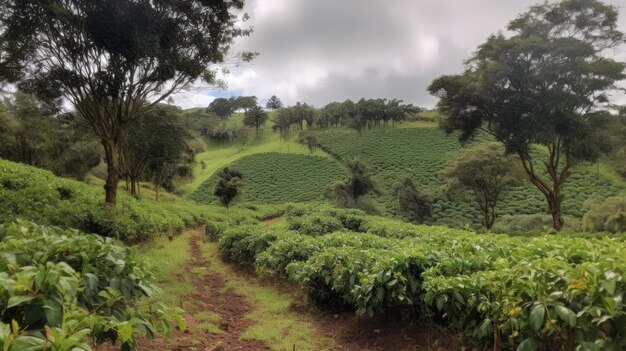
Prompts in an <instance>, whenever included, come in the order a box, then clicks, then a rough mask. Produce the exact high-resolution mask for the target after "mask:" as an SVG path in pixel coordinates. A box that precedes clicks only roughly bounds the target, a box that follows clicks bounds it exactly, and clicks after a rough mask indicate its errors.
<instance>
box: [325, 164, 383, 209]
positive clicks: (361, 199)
mask: <svg viewBox="0 0 626 351" xmlns="http://www.w3.org/2000/svg"><path fill="white" fill-rule="evenodd" d="M344 166H345V167H346V168H347V169H348V179H346V180H345V181H343V182H338V183H336V184H334V185H332V186H331V188H330V189H329V190H328V191H327V193H326V196H327V197H328V198H329V199H330V200H331V201H333V202H334V203H335V204H336V205H337V206H340V207H348V208H360V209H362V210H365V211H367V212H370V213H377V212H379V211H378V209H377V208H376V205H375V204H374V203H373V202H372V201H370V199H369V198H368V197H367V196H368V195H370V194H378V193H379V190H378V186H377V184H376V182H375V181H374V179H373V178H372V174H371V172H370V170H369V167H368V166H367V164H365V163H364V162H363V161H361V160H359V159H357V158H355V159H352V160H346V161H344Z"/></svg>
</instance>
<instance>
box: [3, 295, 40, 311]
mask: <svg viewBox="0 0 626 351" xmlns="http://www.w3.org/2000/svg"><path fill="white" fill-rule="evenodd" d="M34 299H35V297H34V296H23V295H18V296H11V298H10V299H9V302H8V303H7V308H11V307H15V306H19V305H22V304H24V303H25V302H29V301H32V300H34Z"/></svg>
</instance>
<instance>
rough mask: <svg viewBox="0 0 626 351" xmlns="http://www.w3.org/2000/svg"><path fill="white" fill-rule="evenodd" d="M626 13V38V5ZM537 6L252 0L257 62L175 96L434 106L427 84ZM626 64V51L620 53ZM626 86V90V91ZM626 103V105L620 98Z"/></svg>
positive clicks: (625, 27) (479, 1)
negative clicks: (217, 83) (216, 83)
mask: <svg viewBox="0 0 626 351" xmlns="http://www.w3.org/2000/svg"><path fill="white" fill-rule="evenodd" d="M605 2H606V3H609V4H612V5H615V6H617V7H618V8H619V9H620V13H621V16H620V18H619V26H620V29H621V30H622V31H624V32H626V2H624V0H605ZM535 3H537V1H536V0H471V1H470V0H248V1H247V2H246V8H245V12H247V13H248V14H249V15H250V20H249V21H247V22H245V23H244V25H246V26H251V27H253V29H254V32H253V33H252V34H251V35H250V36H249V37H244V38H238V39H237V42H236V43H235V45H234V47H233V52H239V51H254V52H258V53H259V54H260V55H259V56H258V57H257V58H256V59H255V60H254V61H253V62H251V63H247V64H245V65H242V66H240V67H231V68H230V71H231V72H230V74H229V75H228V76H226V77H225V80H226V82H227V85H228V87H227V89H226V90H216V89H214V88H211V87H207V86H204V85H201V84H196V85H195V86H194V87H193V88H192V89H190V90H189V91H186V92H183V93H181V94H178V95H176V96H175V97H174V100H175V103H176V104H177V105H179V106H182V107H184V108H189V107H200V106H207V105H208V104H209V103H210V102H211V101H212V100H213V99H214V98H215V97H229V96H233V95H234V96H238V95H254V96H257V97H258V99H259V102H260V103H264V102H265V101H266V100H267V99H268V98H269V97H270V96H272V95H276V96H278V97H279V98H280V99H281V100H282V101H283V103H285V104H286V105H293V104H295V103H296V102H298V101H300V102H306V103H309V104H312V105H314V106H316V107H321V106H323V105H325V104H327V103H329V102H332V101H343V100H345V99H352V100H358V99H360V98H362V97H365V98H388V99H392V98H398V99H402V100H404V102H406V103H413V104H416V105H418V106H422V107H426V108H432V107H433V106H434V105H435V104H436V102H437V101H436V99H435V98H434V97H432V96H430V95H429V94H428V92H427V91H426V88H427V86H428V85H429V84H430V82H432V81H433V79H435V78H437V77H439V76H440V75H443V74H453V73H460V72H462V70H463V61H464V60H465V59H467V58H468V57H469V56H470V55H471V54H472V52H473V51H474V50H475V49H476V47H477V46H478V45H480V44H481V43H482V42H484V41H485V39H486V38H487V37H488V36H489V35H490V34H494V33H497V32H498V31H500V30H504V28H505V27H506V25H507V23H508V22H509V21H510V20H512V19H514V18H515V17H516V16H517V15H518V14H520V13H522V12H524V11H525V10H526V9H527V8H528V7H529V6H531V5H533V4H535ZM614 55H615V57H616V59H619V60H621V61H626V47H625V48H621V49H620V50H619V51H617V52H615V53H614ZM624 85H625V86H626V82H625V83H624ZM615 101H616V102H619V103H626V97H624V96H615Z"/></svg>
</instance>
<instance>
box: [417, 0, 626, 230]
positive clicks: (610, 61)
mask: <svg viewBox="0 0 626 351" xmlns="http://www.w3.org/2000/svg"><path fill="white" fill-rule="evenodd" d="M617 18H618V10H617V9H616V8H615V7H614V6H609V5H606V4H604V3H602V2H601V1H597V0H587V1H580V0H564V1H561V2H557V3H545V4H541V5H537V6H533V7H531V8H530V10H529V11H528V12H526V13H524V14H522V15H520V16H519V17H518V18H517V19H515V20H513V21H511V22H510V23H509V25H508V27H507V33H511V34H510V36H506V35H505V34H504V33H500V34H497V35H493V36H491V37H489V38H488V39H487V41H486V42H485V43H484V44H482V45H480V46H479V47H478V49H477V50H476V52H475V54H474V55H473V57H471V58H470V59H469V60H468V61H466V62H467V64H466V69H465V72H463V73H462V74H457V75H448V76H442V77H440V78H438V79H436V80H435V81H434V82H432V84H431V85H430V87H429V88H428V90H429V91H430V93H431V94H433V95H436V96H438V97H439V98H440V101H439V105H438V106H439V109H440V110H441V111H442V112H444V113H445V114H446V115H447V119H446V120H445V121H444V124H443V127H444V129H445V130H446V131H447V132H449V133H451V132H454V131H459V132H460V133H459V138H460V140H461V141H462V142H465V141H468V140H470V139H472V138H473V137H474V136H475V135H476V134H477V133H478V132H480V131H482V132H484V133H487V134H490V135H492V136H493V137H494V138H495V139H496V140H497V141H499V142H500V143H502V144H503V145H504V147H505V150H506V152H507V153H509V154H512V155H516V157H517V162H519V163H520V164H521V166H522V167H523V169H524V171H525V173H526V177H527V178H528V179H529V180H530V182H531V183H532V184H533V185H534V186H535V187H536V188H537V189H538V190H539V191H541V193H542V194H543V195H544V196H545V198H546V201H547V204H548V209H549V212H550V214H551V215H552V219H553V226H554V228H555V229H556V230H560V229H561V228H562V227H563V224H564V220H563V216H562V211H561V206H562V203H563V200H564V194H563V191H562V190H563V185H564V184H565V183H566V181H567V180H568V178H570V176H571V175H572V173H573V172H574V170H575V166H576V165H577V164H579V163H581V162H585V161H591V162H593V161H596V160H597V159H598V157H600V156H601V155H602V154H603V153H606V152H607V151H609V149H610V146H611V145H610V140H611V138H610V133H611V130H610V128H607V126H608V125H609V121H611V120H615V115H613V114H611V111H612V106H611V104H610V100H609V96H610V93H611V91H614V90H617V89H619V88H618V87H617V86H616V82H619V81H621V80H623V79H624V78H626V74H624V70H625V68H626V64H625V63H623V62H617V61H615V60H614V58H613V57H612V56H609V54H608V53H609V52H610V51H611V50H612V49H615V48H617V47H618V46H619V45H622V44H623V43H624V33H622V32H621V31H619V30H618V28H617ZM621 138H623V135H622V137H621ZM535 145H541V146H543V147H545V149H546V150H547V152H545V153H543V154H542V156H541V158H538V156H537V155H538V154H537V153H535V152H533V147H534V146H535Z"/></svg>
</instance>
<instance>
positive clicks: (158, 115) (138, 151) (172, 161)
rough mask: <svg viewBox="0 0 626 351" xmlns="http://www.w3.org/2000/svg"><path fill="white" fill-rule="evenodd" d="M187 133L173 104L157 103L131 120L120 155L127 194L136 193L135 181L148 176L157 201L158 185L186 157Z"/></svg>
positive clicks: (177, 109)
mask: <svg viewBox="0 0 626 351" xmlns="http://www.w3.org/2000/svg"><path fill="white" fill-rule="evenodd" d="M190 136H191V134H190V132H189V130H187V128H186V126H185V121H184V119H183V117H182V112H181V111H180V109H179V108H177V107H174V106H169V105H158V106H157V107H156V108H155V109H154V110H152V111H150V112H149V113H146V114H145V115H143V116H142V117H141V118H139V119H137V120H135V121H134V122H133V125H132V128H130V130H129V134H128V137H127V140H128V145H126V147H124V148H123V152H122V155H121V159H122V165H123V170H124V174H125V175H126V177H127V178H128V181H129V182H130V192H131V194H133V195H138V190H139V181H140V180H141V179H142V178H143V179H149V180H151V181H152V182H153V184H154V186H155V189H157V191H156V196H157V201H158V193H159V192H158V189H159V188H160V187H161V185H162V184H163V183H164V181H165V180H166V179H168V178H170V177H172V176H174V175H176V174H177V173H178V171H179V168H180V166H181V164H183V163H185V162H186V161H187V158H188V152H189V145H188V143H187V140H188V138H189V137H190Z"/></svg>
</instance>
